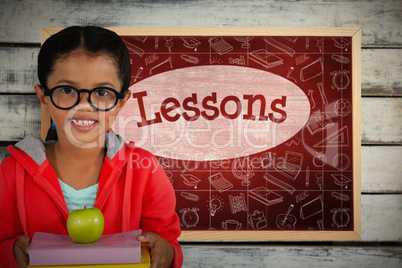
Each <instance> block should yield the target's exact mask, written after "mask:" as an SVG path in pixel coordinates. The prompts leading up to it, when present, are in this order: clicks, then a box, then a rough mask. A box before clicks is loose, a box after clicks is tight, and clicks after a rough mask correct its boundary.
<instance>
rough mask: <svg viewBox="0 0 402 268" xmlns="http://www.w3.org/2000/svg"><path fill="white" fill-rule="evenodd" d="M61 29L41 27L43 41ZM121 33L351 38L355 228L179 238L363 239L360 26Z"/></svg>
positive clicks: (131, 32) (46, 121) (130, 32)
mask: <svg viewBox="0 0 402 268" xmlns="http://www.w3.org/2000/svg"><path fill="white" fill-rule="evenodd" d="M61 29H62V28H42V29H41V42H42V44H43V42H44V41H45V40H46V39H47V38H48V37H49V36H51V35H52V34H54V33H56V32H58V31H60V30H61ZM109 29H110V30H112V31H115V32H116V33H117V34H119V35H120V36H183V37H185V36H287V37H298V36H309V37H316V36H317V37H350V38H351V44H350V49H351V53H352V58H351V63H352V74H351V78H350V80H351V88H352V99H351V103H352V124H353V132H352V141H353V144H352V150H353V159H352V163H353V186H352V187H353V214H352V217H353V228H352V230H348V231H344V230H339V231H338V230H336V231H324V230H308V231H292V230H291V231H286V230H277V231H276V230H273V231H265V230H264V231H259V230H250V231H249V230H230V231H229V230H224V231H221V230H219V231H216V230H194V231H190V230H183V231H182V234H181V236H180V238H179V240H180V241H355V240H360V239H361V126H360V124H361V29H360V28H109ZM50 124H51V120H50V117H49V114H48V113H47V112H46V110H45V109H43V108H42V109H41V137H42V139H45V137H46V134H47V131H48V129H49V127H50Z"/></svg>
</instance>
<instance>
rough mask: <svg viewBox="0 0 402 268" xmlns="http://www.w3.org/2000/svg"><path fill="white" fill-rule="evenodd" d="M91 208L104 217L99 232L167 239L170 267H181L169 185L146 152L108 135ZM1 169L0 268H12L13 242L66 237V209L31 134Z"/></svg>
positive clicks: (38, 142) (39, 144)
mask: <svg viewBox="0 0 402 268" xmlns="http://www.w3.org/2000/svg"><path fill="white" fill-rule="evenodd" d="M106 148H107V155H106V157H105V161H104V164H103V167H102V171H101V176H100V179H99V188H98V194H97V198H96V203H95V207H96V208H98V209H100V210H101V211H102V213H103V215H104V218H105V229H104V232H103V234H112V233H118V232H125V231H130V230H136V229H142V231H143V232H154V233H156V234H158V235H159V236H161V237H163V238H164V239H166V240H167V241H168V242H169V243H170V244H171V245H172V247H173V249H174V251H175V259H174V263H173V266H172V267H181V265H182V262H183V254H182V251H181V248H180V245H179V243H178V241H177V238H178V237H179V235H180V232H181V231H180V221H179V218H178V216H177V214H176V213H175V205H176V198H175V194H174V190H173V187H172V185H171V183H170V181H169V179H168V178H167V176H166V174H165V172H164V171H163V169H162V167H161V166H160V165H159V163H158V160H157V159H156V157H155V156H153V155H152V154H151V153H149V152H147V151H145V150H143V149H140V148H137V147H135V146H134V144H133V143H129V144H126V143H125V142H124V141H123V140H122V139H121V138H120V137H119V136H117V135H115V134H113V133H109V134H107V138H106ZM8 150H9V151H10V153H11V155H10V156H8V157H6V158H5V159H4V160H3V162H2V163H1V167H0V267H1V268H14V267H15V268H16V267H17V263H16V260H15V257H14V243H15V241H16V240H17V239H18V237H19V236H21V235H23V234H25V235H28V236H29V237H30V238H31V239H32V237H33V235H34V234H35V232H47V233H55V234H64V235H67V228H66V221H67V217H68V214H69V212H68V209H67V205H66V203H65V201H64V197H63V193H62V190H61V188H60V184H59V181H58V179H57V176H56V174H55V172H54V170H53V168H52V167H51V165H50V164H49V161H48V160H47V159H46V154H45V145H44V144H43V142H42V141H41V140H39V139H36V138H34V137H32V136H28V137H26V138H25V139H24V140H23V141H21V142H19V143H17V144H16V145H15V146H9V147H8Z"/></svg>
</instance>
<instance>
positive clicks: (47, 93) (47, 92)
mask: <svg viewBox="0 0 402 268" xmlns="http://www.w3.org/2000/svg"><path fill="white" fill-rule="evenodd" d="M43 88H44V89H45V90H44V94H45V96H49V97H50V100H51V101H52V103H53V105H54V106H56V107H57V108H58V109H60V110H70V109H71V108H73V107H75V106H77V104H78V103H79V102H80V99H81V97H80V95H81V93H83V92H85V93H88V102H89V104H90V105H91V107H92V108H94V109H95V110H97V111H100V112H107V111H110V110H112V109H113V108H114V107H116V104H117V102H118V101H119V100H121V99H124V97H125V96H126V93H125V92H124V93H122V92H118V91H117V90H115V89H113V88H110V87H95V88H93V89H91V90H89V89H76V88H75V87H73V86H70V85H59V86H55V87H53V88H51V89H48V88H47V87H45V86H43ZM59 88H71V89H73V90H75V91H76V92H77V93H78V98H77V101H76V102H75V103H74V104H73V105H71V106H70V107H67V108H64V107H60V106H58V105H57V104H56V103H55V102H54V100H53V92H54V91H55V90H56V89H59ZM98 89H106V90H110V91H112V92H113V93H114V94H115V95H116V101H115V102H114V104H113V106H111V107H110V108H107V109H99V108H98V107H96V106H95V105H94V104H93V103H92V100H91V95H92V93H93V92H94V91H95V90H98Z"/></svg>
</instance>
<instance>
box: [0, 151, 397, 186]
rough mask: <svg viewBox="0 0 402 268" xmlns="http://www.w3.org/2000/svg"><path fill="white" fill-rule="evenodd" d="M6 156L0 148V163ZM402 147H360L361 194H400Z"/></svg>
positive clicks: (6, 152) (6, 153)
mask: <svg viewBox="0 0 402 268" xmlns="http://www.w3.org/2000/svg"><path fill="white" fill-rule="evenodd" d="M6 155H8V151H7V149H6V147H0V161H2V160H3V159H4V157H5V156H6ZM401 155H402V146H363V147H362V164H361V165H362V193H401V192H402V175H401V174H402V165H401V161H400V156H401Z"/></svg>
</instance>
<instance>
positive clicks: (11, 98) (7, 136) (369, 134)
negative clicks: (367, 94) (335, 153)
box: [0, 95, 402, 143]
mask: <svg viewBox="0 0 402 268" xmlns="http://www.w3.org/2000/svg"><path fill="white" fill-rule="evenodd" d="M0 111H1V112H2V114H4V115H7V114H9V112H11V111H12V112H15V113H17V114H16V116H14V115H13V116H3V117H0V123H2V126H4V127H3V128H1V129H0V140H3V141H16V140H20V139H22V138H23V137H24V136H25V134H26V133H29V134H33V135H36V136H40V116H37V117H36V115H40V105H39V101H38V100H37V97H36V96H35V95H29V96H21V95H4V96H3V97H2V98H1V99H0ZM25 113H26V115H27V117H25ZM361 126H362V143H401V142H402V98H363V99H362V123H361Z"/></svg>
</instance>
